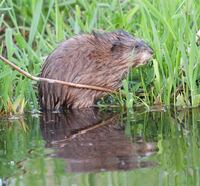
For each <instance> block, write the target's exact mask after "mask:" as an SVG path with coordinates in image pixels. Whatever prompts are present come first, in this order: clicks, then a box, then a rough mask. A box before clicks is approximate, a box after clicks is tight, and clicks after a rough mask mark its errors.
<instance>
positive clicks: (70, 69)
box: [39, 30, 153, 110]
mask: <svg viewBox="0 0 200 186" xmlns="http://www.w3.org/2000/svg"><path fill="white" fill-rule="evenodd" d="M152 53H153V52H152V49H151V48H150V47H149V46H148V45H147V44H146V43H145V42H143V41H142V40H140V39H137V38H135V37H133V36H131V35H130V34H128V33H127V32H125V31H123V30H118V31H114V32H99V33H96V32H93V33H92V34H81V35H76V36H74V37H72V38H70V39H68V40H66V41H63V42H62V43H60V44H59V46H58V47H57V48H56V49H55V50H54V51H53V52H52V53H51V54H50V55H49V56H48V58H47V59H46V61H45V63H44V65H43V68H42V71H41V75H40V76H41V77H43V78H50V79H57V80H62V81H67V82H73V83H79V84H87V85H95V86H101V87H107V88H112V89H114V90H116V89H118V88H119V87H120V82H121V80H122V78H123V77H124V74H126V73H127V72H128V69H129V68H130V67H138V66H140V65H143V64H146V62H147V61H148V60H149V59H150V58H151V56H152ZM105 94H106V93H105V92H103V91H97V90H89V89H80V88H74V87H69V86H64V85H59V84H49V83H46V82H41V83H40V84H39V97H40V103H41V107H42V109H45V110H57V109H60V108H63V107H66V108H83V107H91V106H92V105H93V104H94V102H95V101H96V100H98V99H99V98H100V97H102V96H103V95H105Z"/></svg>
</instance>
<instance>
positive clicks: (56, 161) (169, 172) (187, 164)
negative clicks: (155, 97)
mask: <svg viewBox="0 0 200 186" xmlns="http://www.w3.org/2000/svg"><path fill="white" fill-rule="evenodd" d="M199 112H200V110H198V109H194V110H182V111H175V110H171V111H170V110H165V111H162V112H160V111H154V112H142V110H141V111H139V112H136V111H127V112H124V113H119V112H117V111H107V112H104V111H99V110H91V109H86V110H81V111H80V110H79V111H78V110H75V111H73V112H67V113H64V114H61V113H45V114H41V115H27V116H26V117H13V118H9V119H7V118H2V119H1V122H0V186H1V185H26V186H29V185H30V186H40V185H41V186H42V185H48V186H49V185H52V186H53V185H64V186H65V185H66V186H68V185H70V186H79V185H80V186H96V185H97V186H104V185H106V186H118V185H120V186H132V185H139V186H141V185H142V186H143V185H144V186H146V185H148V186H151V185H152V186H157V185H159V186H160V185H162V186H163V185H164V186H165V185H167V186H168V185H192V186H193V185H200V169H199V168H200V139H199V138H200V126H199V125H200V114H199Z"/></svg>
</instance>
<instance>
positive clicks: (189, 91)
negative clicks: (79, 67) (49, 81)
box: [0, 0, 200, 113]
mask: <svg viewBox="0 0 200 186" xmlns="http://www.w3.org/2000/svg"><path fill="white" fill-rule="evenodd" d="M96 29H97V30H98V29H103V30H106V31H111V30H115V29H124V30H126V31H128V32H129V33H131V34H133V35H135V36H136V37H139V38H143V39H144V40H145V41H147V42H149V43H150V45H151V46H152V48H153V49H154V52H155V55H154V60H153V61H152V62H150V63H149V64H148V65H147V66H146V67H142V68H139V69H133V70H132V71H131V72H130V74H129V76H128V77H127V78H126V80H125V81H123V87H124V89H123V90H122V91H123V93H125V97H123V98H122V97H121V96H116V97H115V96H114V101H115V100H118V101H119V102H120V103H121V104H125V105H126V106H127V107H132V106H133V104H141V103H142V104H145V105H152V104H159V105H162V104H164V105H176V106H183V107H188V106H198V105H199V104H200V86H199V80H200V75H199V74H200V73H199V70H200V68H199V67H200V66H199V61H200V50H199V44H200V39H199V36H198V31H199V29H200V3H199V1H198V0H168V1H163V0H142V1H140V0H124V1H120V0H104V1H97V0H93V1H91V0H68V1H63V0H3V1H1V2H0V53H2V54H3V55H4V56H6V57H7V58H8V59H9V60H11V61H13V62H14V63H15V64H17V65H18V66H20V67H21V68H23V69H25V70H27V71H29V72H30V73H31V74H33V75H36V76H38V75H39V72H40V68H41V65H42V63H43V59H44V58H45V56H47V55H48V54H49V53H50V52H51V51H52V50H53V49H54V48H55V47H56V46H57V44H58V43H59V42H60V41H62V40H63V39H65V38H69V37H70V36H73V35H74V34H79V33H82V32H91V31H92V30H96ZM199 35H200V33H199ZM37 103H38V101H37V84H36V83H35V82H32V81H30V80H28V79H26V78H24V77H23V76H21V75H20V74H18V73H17V72H15V71H13V70H11V69H10V67H9V66H6V65H5V64H3V63H2V62H1V63H0V110H2V111H6V112H9V113H22V112H23V111H24V108H25V107H26V108H27V109H29V110H32V111H34V110H35V109H38V104H37ZM109 103H110V102H109Z"/></svg>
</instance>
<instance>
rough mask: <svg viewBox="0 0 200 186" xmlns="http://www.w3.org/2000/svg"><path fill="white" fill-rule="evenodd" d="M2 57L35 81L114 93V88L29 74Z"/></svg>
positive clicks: (8, 63) (1, 57)
mask: <svg viewBox="0 0 200 186" xmlns="http://www.w3.org/2000/svg"><path fill="white" fill-rule="evenodd" d="M0 59H1V60H2V61H3V62H4V63H6V64H7V65H9V66H11V67H12V68H13V69H15V70H16V71H18V72H19V73H20V74H22V75H24V76H26V77H27V78H29V79H31V80H34V81H38V82H41V81H43V82H47V83H57V84H61V85H66V86H70V87H75V88H84V89H91V90H97V91H103V92H110V93H114V90H113V89H110V88H104V87H99V86H93V85H85V84H77V83H71V82H66V81H60V80H56V79H48V78H41V77H35V76H32V75H31V74H29V73H28V72H26V71H24V70H22V69H21V68H19V67H18V66H17V65H15V64H14V63H12V62H11V61H9V60H8V59H6V58H5V57H3V56H2V55H0Z"/></svg>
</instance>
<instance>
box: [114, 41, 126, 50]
mask: <svg viewBox="0 0 200 186" xmlns="http://www.w3.org/2000/svg"><path fill="white" fill-rule="evenodd" d="M122 45H123V44H122V43H121V42H120V41H116V42H114V43H112V47H111V51H112V52H115V51H119V50H121V48H122Z"/></svg>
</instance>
